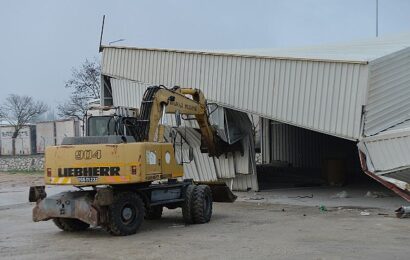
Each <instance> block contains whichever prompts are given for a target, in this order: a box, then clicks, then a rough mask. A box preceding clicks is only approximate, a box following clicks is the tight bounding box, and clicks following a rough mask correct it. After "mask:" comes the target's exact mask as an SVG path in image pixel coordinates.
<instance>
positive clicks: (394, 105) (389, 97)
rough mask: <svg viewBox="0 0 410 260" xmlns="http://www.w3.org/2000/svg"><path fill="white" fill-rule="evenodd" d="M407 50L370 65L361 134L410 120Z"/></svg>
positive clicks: (409, 51)
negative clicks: (362, 131)
mask: <svg viewBox="0 0 410 260" xmlns="http://www.w3.org/2000/svg"><path fill="white" fill-rule="evenodd" d="M409 84H410V48H405V49H403V50H401V51H398V52H396V53H392V54H390V55H386V56H384V57H381V58H379V59H376V60H374V61H371V62H370V63H369V93H368V99H367V105H366V107H365V118H364V120H365V121H364V135H365V136H371V135H375V134H377V133H380V132H382V131H384V130H386V129H388V128H390V127H392V126H395V125H397V124H399V123H401V122H403V121H405V120H408V119H410V85H409Z"/></svg>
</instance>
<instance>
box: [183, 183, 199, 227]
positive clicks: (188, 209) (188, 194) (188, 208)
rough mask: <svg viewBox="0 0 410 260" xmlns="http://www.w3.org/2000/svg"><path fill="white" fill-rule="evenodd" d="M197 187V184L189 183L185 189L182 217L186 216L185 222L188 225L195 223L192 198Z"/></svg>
mask: <svg viewBox="0 0 410 260" xmlns="http://www.w3.org/2000/svg"><path fill="white" fill-rule="evenodd" d="M195 189H196V185H194V184H190V185H188V187H187V188H186V191H185V201H184V204H182V217H183V218H184V222H185V224H188V225H189V224H193V223H194V217H193V215H192V200H193V196H194V191H195Z"/></svg>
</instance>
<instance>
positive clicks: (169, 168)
mask: <svg viewBox="0 0 410 260" xmlns="http://www.w3.org/2000/svg"><path fill="white" fill-rule="evenodd" d="M44 168H45V183H46V184H48V185H79V186H90V185H112V184H135V183H143V182H151V181H155V180H161V179H171V178H178V177H182V176H183V166H182V165H181V164H178V163H177V161H176V159H175V152H174V148H173V145H172V144H171V143H156V142H155V143H154V142H136V143H123V144H86V145H60V146H51V147H47V148H46V152H45V167H44Z"/></svg>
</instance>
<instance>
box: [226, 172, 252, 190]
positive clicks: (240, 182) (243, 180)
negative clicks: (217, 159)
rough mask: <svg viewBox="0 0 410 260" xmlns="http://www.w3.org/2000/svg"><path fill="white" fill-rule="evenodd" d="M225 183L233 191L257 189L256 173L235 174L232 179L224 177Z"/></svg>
mask: <svg viewBox="0 0 410 260" xmlns="http://www.w3.org/2000/svg"><path fill="white" fill-rule="evenodd" d="M225 183H226V185H227V186H228V187H229V188H230V189H231V190H235V191H249V190H252V191H259V185H258V178H257V175H256V174H248V175H242V174H240V175H237V176H236V177H235V178H233V179H225Z"/></svg>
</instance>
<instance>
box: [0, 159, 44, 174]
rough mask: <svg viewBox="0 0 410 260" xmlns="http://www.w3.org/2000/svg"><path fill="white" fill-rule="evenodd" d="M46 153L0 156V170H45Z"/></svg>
mask: <svg viewBox="0 0 410 260" xmlns="http://www.w3.org/2000/svg"><path fill="white" fill-rule="evenodd" d="M43 169H44V155H17V156H0V171H3V172H5V171H43Z"/></svg>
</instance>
